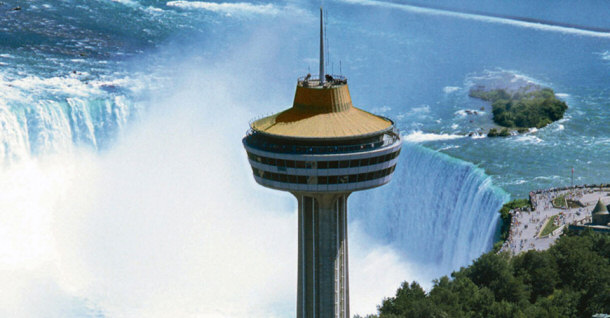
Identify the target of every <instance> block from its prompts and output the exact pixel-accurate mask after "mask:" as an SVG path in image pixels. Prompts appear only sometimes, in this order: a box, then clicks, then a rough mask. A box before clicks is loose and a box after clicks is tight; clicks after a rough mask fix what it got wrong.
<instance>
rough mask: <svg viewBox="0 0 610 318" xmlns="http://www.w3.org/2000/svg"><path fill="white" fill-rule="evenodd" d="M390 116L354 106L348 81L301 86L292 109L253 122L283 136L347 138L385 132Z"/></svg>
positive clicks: (302, 84) (263, 129)
mask: <svg viewBox="0 0 610 318" xmlns="http://www.w3.org/2000/svg"><path fill="white" fill-rule="evenodd" d="M392 125H393V124H392V121H390V120H389V119H386V118H383V117H380V116H376V115H373V114H371V113H369V112H366V111H364V110H361V109H358V108H356V107H354V106H353V105H352V100H351V97H350V94H349V89H348V87H347V84H346V83H340V84H338V85H333V83H330V85H325V86H320V85H317V86H314V87H307V86H306V84H305V85H304V82H299V84H298V85H297V89H296V93H295V97H294V103H293V105H292V108H289V109H287V110H285V111H283V112H280V113H277V114H274V115H271V116H268V117H265V118H262V119H259V120H256V121H254V122H253V123H251V125H250V126H251V127H252V129H254V130H256V131H260V132H264V133H268V134H272V135H278V136H282V137H297V138H299V137H300V138H344V137H352V136H360V135H367V134H372V133H375V132H380V131H384V130H386V129H389V128H391V127H392Z"/></svg>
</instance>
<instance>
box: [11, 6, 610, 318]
mask: <svg viewBox="0 0 610 318" xmlns="http://www.w3.org/2000/svg"><path fill="white" fill-rule="evenodd" d="M443 3H444V5H443ZM515 3H517V4H515ZM452 6H457V7H459V8H458V9H460V10H458V12H452V11H451V9H450V8H451V7H452ZM574 6H575V5H573V4H568V3H561V4H557V3H556V1H550V0H549V1H547V0H544V1H538V2H536V3H535V4H533V3H531V2H530V1H520V0H519V1H516V2H514V1H513V2H511V3H510V4H509V3H506V4H494V5H493V6H491V5H488V4H486V3H484V2H481V1H477V0H464V1H459V2H458V3H455V1H441V4H439V7H438V8H418V7H416V6H409V5H402V4H398V3H388V2H382V1H368V0H367V1H327V2H325V7H326V9H327V11H328V18H327V19H325V20H326V21H327V23H328V25H327V32H326V34H327V37H328V45H327V46H326V47H327V48H328V52H327V53H328V55H327V56H328V59H327V60H328V61H329V62H328V65H327V67H326V68H327V69H328V70H330V71H331V72H332V73H341V74H342V75H345V76H346V77H348V78H349V81H350V84H349V85H350V87H351V88H352V90H353V91H352V92H351V97H352V100H353V102H354V105H355V106H357V107H360V108H362V109H364V110H367V111H371V112H373V113H377V114H382V115H384V116H387V117H389V118H392V119H394V120H395V124H396V126H397V127H398V128H399V129H400V130H401V132H402V134H403V136H404V137H405V140H406V141H407V142H405V144H404V146H403V150H402V154H401V156H400V162H399V164H398V166H397V171H396V172H395V175H394V178H393V180H392V182H391V183H389V184H388V185H386V186H384V187H382V188H379V189H373V190H370V191H367V192H361V193H354V194H352V196H351V199H350V203H349V207H348V209H349V240H350V250H349V257H350V260H349V261H350V298H351V301H350V303H351V311H352V312H353V313H354V314H360V315H365V314H368V313H374V312H375V310H376V305H378V304H380V302H381V301H382V299H383V298H384V297H388V296H391V295H393V294H394V293H395V291H396V289H397V288H398V287H399V286H400V283H401V282H403V281H413V280H416V281H418V282H419V283H420V284H422V285H423V286H425V287H430V286H431V282H432V279H435V278H438V277H440V276H441V275H448V274H450V273H451V272H452V271H454V270H456V269H458V268H459V267H460V266H465V265H468V264H469V263H471V262H472V261H473V260H474V259H476V258H477V257H478V256H479V255H481V253H484V252H486V251H488V250H489V249H490V247H491V246H492V244H493V241H494V236H495V233H496V228H497V222H498V213H497V211H498V209H499V207H500V206H501V204H502V203H503V202H504V201H506V200H508V199H509V197H512V198H521V197H526V196H527V193H528V192H529V191H530V190H532V189H537V188H548V187H553V186H563V185H565V184H566V183H569V178H570V170H571V167H572V166H573V167H574V170H575V182H576V183H600V182H607V181H608V179H609V178H610V171H609V170H608V159H607V158H610V146H609V145H610V139H609V138H608V136H610V126H608V125H607V122H608V118H610V113H609V111H610V109H609V108H608V107H607V104H608V100H610V89H608V88H609V87H610V76H608V72H610V53H609V52H610V42H609V40H608V39H609V36H608V34H607V32H606V31H604V30H607V29H610V25H608V23H609V22H608V21H610V19H609V18H608V16H607V13H608V12H609V11H608V10H607V8H606V7H605V6H606V4H603V3H599V4H596V3H586V4H582V3H579V5H578V7H574ZM547 7H553V8H555V10H545V8H547ZM318 10H319V4H318V3H310V2H306V1H300V0H296V1H276V2H270V1H251V2H234V1H225V2H208V1H156V0H120V1H110V0H96V1H88V0H87V1H85V0H65V1H38V2H23V1H16V0H8V1H7V0H5V1H2V3H0V30H1V31H2V32H0V217H1V218H2V220H3V222H1V223H0V242H1V243H0V283H1V284H2V285H3V286H10V287H11V288H6V289H2V290H1V291H0V316H3V317H4V316H6V317H49V316H50V317H201V316H204V317H293V316H294V315H295V312H294V311H295V303H294V300H295V299H296V294H295V286H296V284H297V280H296V260H297V249H296V244H297V233H296V224H297V219H296V206H295V205H294V204H295V203H294V199H293V198H292V197H291V196H290V195H288V194H282V193H275V192H274V191H270V190H265V189H261V188H260V187H258V186H256V184H255V183H254V181H253V180H252V177H251V171H250V170H249V169H248V167H247V159H246V158H245V156H244V153H243V149H242V146H241V143H240V140H241V138H242V137H243V134H244V133H245V131H244V127H247V124H248V122H249V121H250V120H251V119H252V118H253V117H254V116H255V115H257V114H264V113H273V112H277V111H278V110H281V109H285V108H286V107H287V106H288V105H289V104H290V103H291V101H292V100H293V97H294V84H295V82H296V79H297V78H298V77H299V76H302V75H304V74H307V73H308V72H310V70H315V69H316V68H317V54H318V46H317V45H318V44H317V43H318V41H319V39H318V38H317V34H316V32H312V31H311V30H312V28H311V27H310V26H311V25H315V24H316V22H317V18H318V17H317V15H316V13H317V12H318ZM465 12H466V13H465ZM485 12H489V15H487V16H486V15H485V14H484V13H485ZM574 12H583V13H586V14H583V15H574V14H573V13H574ZM511 17H520V18H521V19H516V20H515V19H511ZM527 21H543V22H544V21H551V22H554V24H549V25H545V24H535V23H529V22H527ZM579 28H581V29H579ZM506 74H510V76H507V75H506ZM498 78H518V79H522V80H523V79H525V80H527V81H530V82H534V83H537V84H540V85H544V86H548V87H551V88H552V89H553V90H555V91H556V92H557V93H559V96H560V98H562V99H564V100H565V101H566V102H567V104H568V105H569V109H568V110H567V112H566V116H565V118H564V119H562V120H561V121H559V122H555V123H553V124H551V125H549V126H547V127H544V128H542V129H540V130H538V131H532V132H530V133H527V134H524V135H520V136H510V137H507V138H496V139H494V138H470V137H467V135H468V133H469V132H471V131H473V130H476V129H477V128H479V127H481V125H482V123H484V122H485V121H486V120H490V116H491V111H490V108H489V107H490V105H488V104H486V103H485V102H482V101H479V100H474V99H472V98H469V97H468V90H469V88H470V87H471V86H472V85H475V84H476V83H480V82H481V81H494V80H496V79H498ZM475 110H476V112H475ZM474 113H476V115H475V114H474ZM373 201H378V202H383V205H382V206H376V205H375V206H374V205H373V204H372V202H373ZM269 206H272V207H274V208H272V210H270V209H269V208H268V207H269Z"/></svg>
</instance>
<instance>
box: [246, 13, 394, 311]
mask: <svg viewBox="0 0 610 318" xmlns="http://www.w3.org/2000/svg"><path fill="white" fill-rule="evenodd" d="M242 141H243V144H244V147H245V148H246V151H247V153H248V160H249V162H250V165H251V166H252V172H253V174H254V179H255V180H256V182H257V183H259V184H260V185H262V186H265V187H268V188H272V189H277V190H283V191H289V192H290V193H292V194H293V195H294V196H295V197H296V198H297V200H298V224H299V234H298V235H299V239H298V244H299V256H298V257H299V259H298V267H299V268H298V287H297V288H298V290H297V317H300V318H309V317H344V318H347V317H350V315H349V280H348V254H347V197H348V196H349V195H350V193H352V192H353V191H358V190H365V189H370V188H374V187H378V186H381V185H384V184H386V183H388V182H389V181H390V179H391V178H392V173H393V172H394V168H395V167H396V163H397V162H398V155H399V153H400V148H401V145H402V140H401V138H400V134H399V133H398V131H397V130H396V128H395V127H394V123H393V122H392V121H391V120H390V119H388V118H384V117H381V116H376V115H373V114H371V113H368V112H366V111H363V110H361V109H358V108H356V107H354V106H353V105H352V100H351V97H350V94H349V90H348V87H347V79H346V78H344V77H342V76H336V75H332V76H331V75H326V74H325V72H324V42H323V17H322V9H320V74H319V77H318V78H315V77H311V76H310V75H308V76H306V77H303V78H299V79H298V81H297V88H296V94H295V97H294V102H293V104H292V107H291V108H289V109H287V110H285V111H282V112H280V113H277V114H275V115H271V116H268V117H264V118H261V119H258V120H255V121H253V122H251V123H250V130H249V131H248V133H247V135H246V136H245V137H244V138H243V140H242Z"/></svg>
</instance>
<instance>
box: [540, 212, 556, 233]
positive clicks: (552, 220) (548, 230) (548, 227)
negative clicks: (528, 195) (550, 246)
mask: <svg viewBox="0 0 610 318" xmlns="http://www.w3.org/2000/svg"><path fill="white" fill-rule="evenodd" d="M556 219H557V215H553V216H551V218H550V219H549V221H548V222H546V225H545V226H544V228H543V229H542V232H540V237H543V236H547V235H549V234H551V232H553V231H555V230H556V229H557V228H559V226H557V225H555V220H556Z"/></svg>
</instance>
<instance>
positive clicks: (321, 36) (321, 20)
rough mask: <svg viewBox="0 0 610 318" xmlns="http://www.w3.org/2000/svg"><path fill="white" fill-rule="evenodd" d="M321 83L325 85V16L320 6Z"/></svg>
mask: <svg viewBox="0 0 610 318" xmlns="http://www.w3.org/2000/svg"><path fill="white" fill-rule="evenodd" d="M320 85H324V16H323V12H322V7H320Z"/></svg>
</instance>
